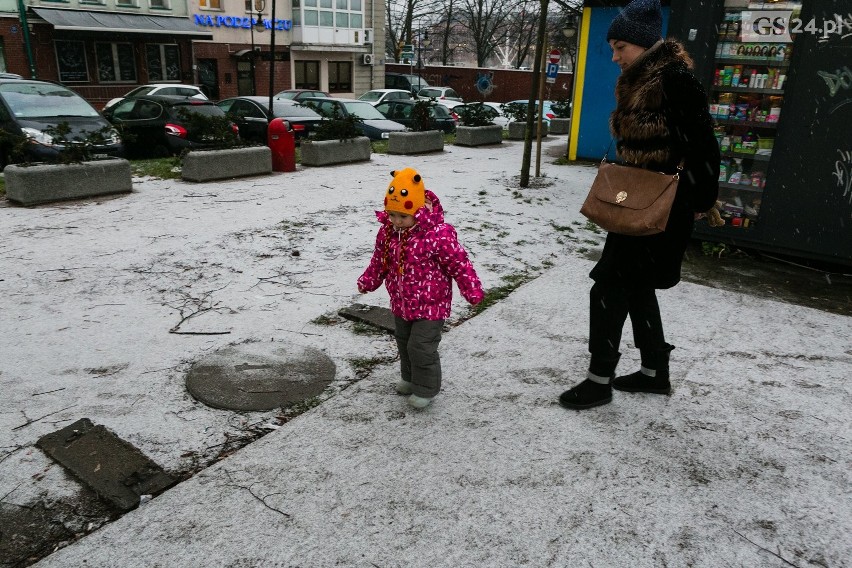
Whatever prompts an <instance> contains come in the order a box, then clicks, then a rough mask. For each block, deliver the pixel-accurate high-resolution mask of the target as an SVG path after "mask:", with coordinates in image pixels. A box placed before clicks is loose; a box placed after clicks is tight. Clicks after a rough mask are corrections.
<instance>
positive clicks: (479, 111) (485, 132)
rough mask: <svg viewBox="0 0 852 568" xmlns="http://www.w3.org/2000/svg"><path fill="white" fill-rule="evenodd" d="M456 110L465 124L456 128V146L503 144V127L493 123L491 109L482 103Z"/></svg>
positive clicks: (470, 104)
mask: <svg viewBox="0 0 852 568" xmlns="http://www.w3.org/2000/svg"><path fill="white" fill-rule="evenodd" d="M462 107H463V108H462ZM456 109H457V111H456V112H458V113H459V116H460V117H461V121H462V123H463V125H461V126H459V127H458V128H456V142H455V143H456V145H458V146H485V145H487V144H501V143H502V142H503V127H502V126H498V125H496V124H494V123H493V122H492V121H491V119H492V117H493V116H494V113H493V111H492V110H491V107H489V106H487V105H484V104H482V103H469V104H466V105H460V106H459V107H456Z"/></svg>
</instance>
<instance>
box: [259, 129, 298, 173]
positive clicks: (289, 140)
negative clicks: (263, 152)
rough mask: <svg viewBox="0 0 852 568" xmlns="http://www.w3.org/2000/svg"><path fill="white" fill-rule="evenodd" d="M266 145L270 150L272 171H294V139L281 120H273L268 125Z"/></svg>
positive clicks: (291, 132)
mask: <svg viewBox="0 0 852 568" xmlns="http://www.w3.org/2000/svg"><path fill="white" fill-rule="evenodd" d="M266 138H267V140H266V143H267V145H268V146H269V149H270V150H272V170H273V171H276V172H295V171H296V137H295V135H294V134H293V131H292V130H290V124H289V123H288V122H287V121H286V120H284V119H283V118H273V119H272V121H271V122H270V123H269V128H268V129H267V134H266Z"/></svg>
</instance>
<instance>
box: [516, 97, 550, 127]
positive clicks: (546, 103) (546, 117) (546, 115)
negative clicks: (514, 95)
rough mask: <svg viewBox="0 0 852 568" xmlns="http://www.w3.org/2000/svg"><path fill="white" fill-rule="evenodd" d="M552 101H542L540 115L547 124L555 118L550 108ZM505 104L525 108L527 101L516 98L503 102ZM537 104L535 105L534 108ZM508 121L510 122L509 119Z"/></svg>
mask: <svg viewBox="0 0 852 568" xmlns="http://www.w3.org/2000/svg"><path fill="white" fill-rule="evenodd" d="M553 102H554V101H544V114H543V115H542V117H541V120H542V122H546V123H547V124H548V125H549V124H550V119H551V118H555V117H556V114H554V112H553V110H552V109H551V108H550V107H551V105H553ZM503 104H505V105H523V106H524V107H525V108H526V106H527V105H528V104H529V101H528V100H526V99H518V100H516V101H509V102H508V103H503ZM537 107H538V105H536V108H537ZM509 122H512V120H511V119H510V120H509Z"/></svg>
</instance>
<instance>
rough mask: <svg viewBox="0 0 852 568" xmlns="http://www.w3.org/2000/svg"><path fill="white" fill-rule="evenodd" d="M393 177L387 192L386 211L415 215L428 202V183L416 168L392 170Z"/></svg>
mask: <svg viewBox="0 0 852 568" xmlns="http://www.w3.org/2000/svg"><path fill="white" fill-rule="evenodd" d="M391 175H392V176H393V179H392V180H391V182H390V185H388V190H387V193H385V211H396V212H397V213H405V214H406V215H414V214H415V213H416V212H417V210H418V209H420V208H421V207H423V205H424V204H425V203H426V184H424V183H423V178H422V177H420V174H418V173H417V170H415V169H414V168H405V169H404V170H395V171H392V172H391Z"/></svg>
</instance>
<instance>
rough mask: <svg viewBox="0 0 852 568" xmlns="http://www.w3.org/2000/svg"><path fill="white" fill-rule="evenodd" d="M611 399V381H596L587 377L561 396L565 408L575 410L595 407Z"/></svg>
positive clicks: (560, 402) (560, 401)
mask: <svg viewBox="0 0 852 568" xmlns="http://www.w3.org/2000/svg"><path fill="white" fill-rule="evenodd" d="M611 401H612V385H610V384H609V383H607V384H601V383H596V382H595V381H593V380H591V379H586V380H585V381H583V382H582V383H580V384H579V385H577V386H575V387H574V388H571V389H568V390H567V391H565V392H563V393H562V394H561V395H560V396H559V404H561V405H562V406H564V407H565V408H573V409H574V410H582V409H584V408H593V407H595V406H600V405H602V404H607V403H608V402H611Z"/></svg>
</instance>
